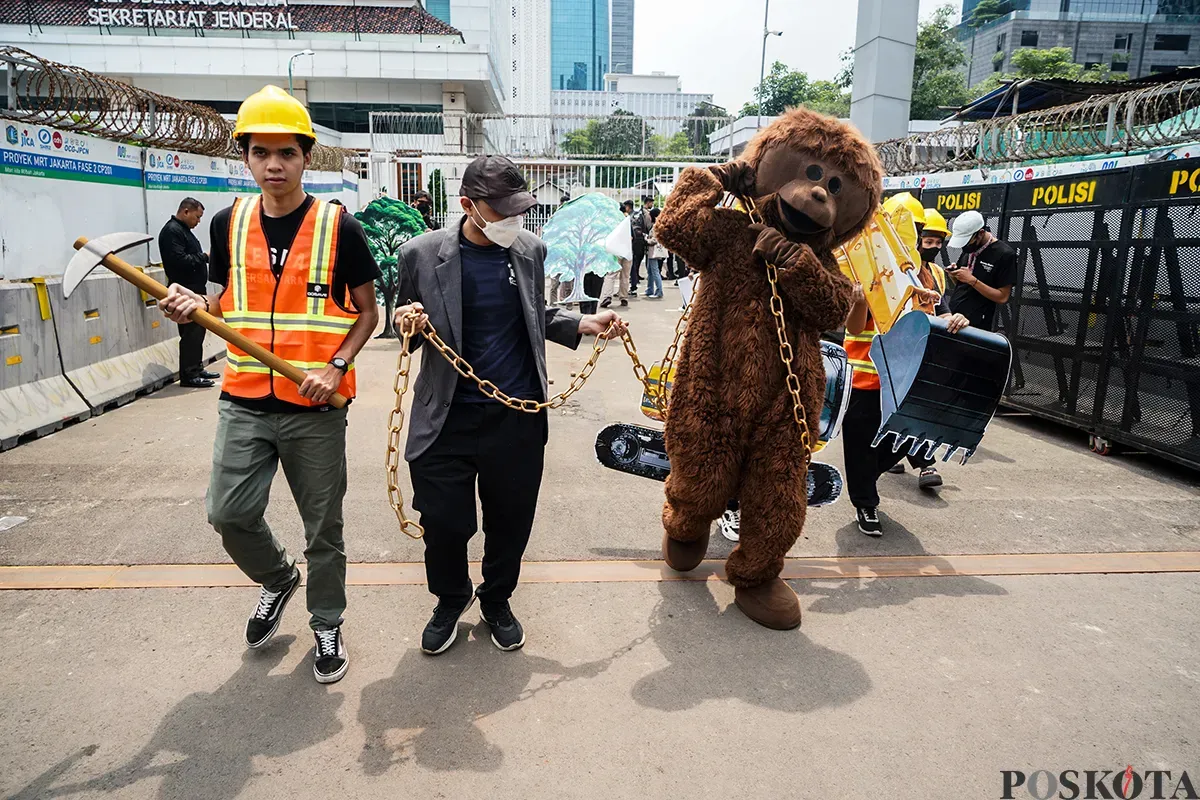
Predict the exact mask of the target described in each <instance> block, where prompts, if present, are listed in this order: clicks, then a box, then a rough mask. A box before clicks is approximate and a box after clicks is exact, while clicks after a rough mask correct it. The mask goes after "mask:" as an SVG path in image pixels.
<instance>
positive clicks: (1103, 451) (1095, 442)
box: [1088, 435, 1113, 456]
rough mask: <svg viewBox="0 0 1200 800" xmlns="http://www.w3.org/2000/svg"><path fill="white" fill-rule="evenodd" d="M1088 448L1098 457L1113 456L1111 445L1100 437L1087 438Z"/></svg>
mask: <svg viewBox="0 0 1200 800" xmlns="http://www.w3.org/2000/svg"><path fill="white" fill-rule="evenodd" d="M1088 447H1089V448H1090V449H1091V451H1092V452H1093V453H1095V454H1096V455H1098V456H1111V455H1112V454H1113V443H1112V442H1110V441H1109V440H1108V439H1105V438H1103V437H1100V436H1095V435H1092V436H1089V437H1088Z"/></svg>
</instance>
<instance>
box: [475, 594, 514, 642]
mask: <svg viewBox="0 0 1200 800" xmlns="http://www.w3.org/2000/svg"><path fill="white" fill-rule="evenodd" d="M479 615H480V616H481V617H483V621H484V622H486V623H487V624H488V627H489V628H491V629H492V644H494V645H496V647H499V648H500V649H501V650H504V651H508V650H519V649H520V648H521V647H523V646H524V644H525V629H524V628H522V627H521V623H519V622H517V618H516V617H514V616H513V613H512V609H511V608H509V606H508V601H505V602H503V603H484V602H483V601H480V603H479Z"/></svg>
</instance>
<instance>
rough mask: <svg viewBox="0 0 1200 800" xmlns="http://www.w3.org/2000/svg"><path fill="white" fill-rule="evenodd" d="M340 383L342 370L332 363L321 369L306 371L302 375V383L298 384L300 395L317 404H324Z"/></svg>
mask: <svg viewBox="0 0 1200 800" xmlns="http://www.w3.org/2000/svg"><path fill="white" fill-rule="evenodd" d="M341 384H342V371H341V370H340V369H338V368H337V367H335V366H334V365H333V364H326V365H325V366H324V367H322V368H321V369H310V370H309V371H308V373H307V374H306V375H305V376H304V383H302V384H300V396H301V397H305V398H308V399H309V400H312V401H313V402H314V403H317V404H318V405H324V404H325V403H328V402H329V398H331V397H333V393H334V392H336V391H337V388H338V386H340V385H341Z"/></svg>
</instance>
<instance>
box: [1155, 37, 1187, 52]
mask: <svg viewBox="0 0 1200 800" xmlns="http://www.w3.org/2000/svg"><path fill="white" fill-rule="evenodd" d="M1191 43H1192V37H1191V36H1187V35H1185V34H1181V33H1160V34H1157V35H1156V36H1155V37H1154V49H1155V50H1170V51H1172V52H1179V53H1186V52H1187V49H1188V47H1189V46H1191Z"/></svg>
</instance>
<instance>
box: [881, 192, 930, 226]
mask: <svg viewBox="0 0 1200 800" xmlns="http://www.w3.org/2000/svg"><path fill="white" fill-rule="evenodd" d="M898 208H907V209H908V213H910V214H912V218H913V222H915V223H916V224H918V225H924V224H925V207H924V206H922V205H921V201H920V200H918V199H917V198H915V197H913V196H912V193H911V192H901V193H900V194H895V195H892V196H891V197H889V198H888V199H887V200H885V201H884V203H883V213H885V214H887V215H888V216H889V217H890V216H891V215H892V214H894V213H895V212H896V209H898Z"/></svg>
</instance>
